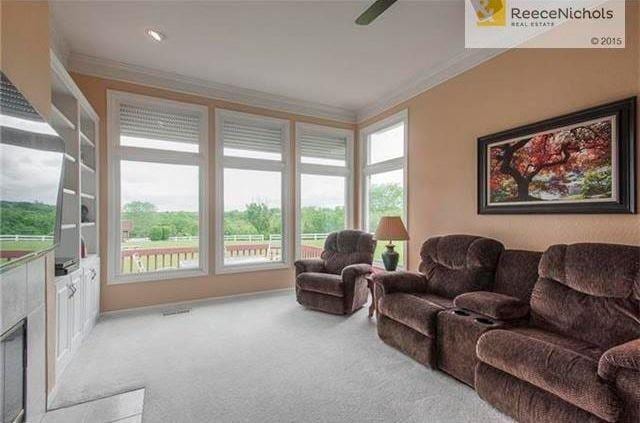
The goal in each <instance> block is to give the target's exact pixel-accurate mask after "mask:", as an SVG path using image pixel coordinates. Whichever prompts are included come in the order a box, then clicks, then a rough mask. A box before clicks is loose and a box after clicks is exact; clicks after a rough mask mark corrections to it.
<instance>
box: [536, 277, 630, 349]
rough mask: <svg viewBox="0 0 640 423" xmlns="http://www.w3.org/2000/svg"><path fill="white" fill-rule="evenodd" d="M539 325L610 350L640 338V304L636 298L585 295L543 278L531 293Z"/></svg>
mask: <svg viewBox="0 0 640 423" xmlns="http://www.w3.org/2000/svg"><path fill="white" fill-rule="evenodd" d="M530 305H531V318H532V322H533V323H534V325H535V326H538V327H540V328H542V329H545V330H548V331H550V332H554V333H558V334H562V335H566V336H569V337H571V338H578V339H582V340H583V341H585V342H587V343H590V344H597V345H599V346H600V347H602V349H609V348H611V347H614V346H616V345H619V344H623V343H625V342H627V341H630V340H632V339H637V338H640V305H639V304H638V302H637V301H635V300H633V299H632V298H606V297H597V296H593V295H588V294H583V293H582V292H579V291H576V290H574V289H571V288H569V287H567V286H565V285H563V284H562V283H559V282H557V281H555V280H552V279H546V278H540V280H538V282H537V283H536V286H535V287H534V289H533V293H532V294H531V303H530Z"/></svg>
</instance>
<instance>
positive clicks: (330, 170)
mask: <svg viewBox="0 0 640 423" xmlns="http://www.w3.org/2000/svg"><path fill="white" fill-rule="evenodd" d="M298 166H299V172H300V173H306V174H313V175H328V176H349V174H350V173H351V170H350V169H349V168H346V167H338V166H327V165H315V164H308V163H301V164H298Z"/></svg>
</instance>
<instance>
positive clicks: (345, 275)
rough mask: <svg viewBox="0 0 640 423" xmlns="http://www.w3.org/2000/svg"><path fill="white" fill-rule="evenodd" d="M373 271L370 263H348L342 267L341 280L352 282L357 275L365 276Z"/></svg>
mask: <svg viewBox="0 0 640 423" xmlns="http://www.w3.org/2000/svg"><path fill="white" fill-rule="evenodd" d="M372 272H373V267H371V265H370V264H366V263H358V264H350V265H349V266H346V267H345V268H344V269H342V281H343V282H344V283H353V281H355V280H356V278H357V277H358V276H367V275H369V274H371V273H372Z"/></svg>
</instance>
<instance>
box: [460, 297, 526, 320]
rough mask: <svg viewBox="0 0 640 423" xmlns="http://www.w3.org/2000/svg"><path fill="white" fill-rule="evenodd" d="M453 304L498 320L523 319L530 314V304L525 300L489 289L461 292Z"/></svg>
mask: <svg viewBox="0 0 640 423" xmlns="http://www.w3.org/2000/svg"><path fill="white" fill-rule="evenodd" d="M453 305H454V306H456V307H460V308H464V309H467V310H471V311H473V312H475V313H479V314H484V315H485V316H488V317H492V318H494V319H497V320H515V319H521V318H523V317H526V316H527V315H528V314H529V304H527V303H525V302H524V301H522V300H520V299H518V298H516V297H510V296H508V295H503V294H498V293H495V292H487V291H475V292H467V293H464V294H460V295H458V296H457V297H456V298H455V299H454V300H453Z"/></svg>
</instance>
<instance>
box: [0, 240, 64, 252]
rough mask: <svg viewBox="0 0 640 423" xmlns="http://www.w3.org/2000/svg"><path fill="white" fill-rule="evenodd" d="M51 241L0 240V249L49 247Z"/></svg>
mask: <svg viewBox="0 0 640 423" xmlns="http://www.w3.org/2000/svg"><path fill="white" fill-rule="evenodd" d="M51 245H52V241H0V250H7V251H9V250H24V251H34V250H41V249H43V248H47V247H50V246H51Z"/></svg>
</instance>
